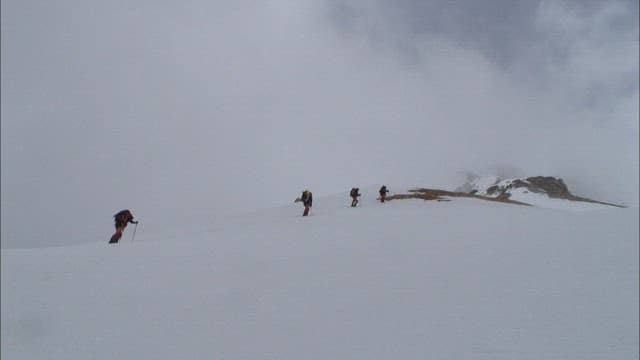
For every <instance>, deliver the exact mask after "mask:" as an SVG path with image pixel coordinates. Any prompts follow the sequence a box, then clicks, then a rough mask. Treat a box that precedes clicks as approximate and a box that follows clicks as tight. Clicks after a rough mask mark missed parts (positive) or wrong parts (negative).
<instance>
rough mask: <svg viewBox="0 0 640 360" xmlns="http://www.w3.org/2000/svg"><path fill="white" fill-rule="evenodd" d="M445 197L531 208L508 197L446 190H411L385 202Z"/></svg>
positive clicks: (390, 197)
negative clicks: (493, 196)
mask: <svg viewBox="0 0 640 360" xmlns="http://www.w3.org/2000/svg"><path fill="white" fill-rule="evenodd" d="M447 197H464V198H472V199H480V200H486V201H494V202H501V203H507V204H517V205H525V206H531V205H530V204H527V203H523V202H520V201H515V200H510V199H509V198H508V197H505V196H498V197H497V198H492V197H487V196H480V195H475V194H469V193H465V192H457V191H447V190H439V189H427V188H417V189H411V190H409V194H396V195H391V196H387V200H401V199H422V200H437V201H446V200H447V199H446V198H447Z"/></svg>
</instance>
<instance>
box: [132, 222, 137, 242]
mask: <svg viewBox="0 0 640 360" xmlns="http://www.w3.org/2000/svg"><path fill="white" fill-rule="evenodd" d="M136 230H138V224H136V226H135V227H134V228H133V235H132V236H131V242H133V239H135V238H136Z"/></svg>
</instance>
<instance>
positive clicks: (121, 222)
mask: <svg viewBox="0 0 640 360" xmlns="http://www.w3.org/2000/svg"><path fill="white" fill-rule="evenodd" d="M113 218H114V220H115V222H116V232H115V233H114V234H113V236H111V240H109V244H117V243H118V241H119V240H120V238H121V237H122V233H123V232H124V229H125V228H126V227H127V224H129V223H132V224H136V225H137V224H138V222H137V221H133V214H132V213H131V211H129V210H122V211H120V212H118V213H117V214H115V215H113Z"/></svg>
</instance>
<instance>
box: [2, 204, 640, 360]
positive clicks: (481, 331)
mask: <svg viewBox="0 0 640 360" xmlns="http://www.w3.org/2000/svg"><path fill="white" fill-rule="evenodd" d="M375 195H376V194H375V193H372V192H369V193H366V192H365V193H364V196H363V198H362V199H361V206H360V207H358V208H355V209H354V208H350V207H349V203H350V199H349V197H348V194H347V193H345V194H339V195H335V196H328V197H322V196H314V207H313V210H312V216H310V217H308V218H303V217H301V216H300V215H301V213H302V207H301V206H300V205H299V204H291V205H287V206H283V207H281V208H275V209H268V210H263V211H256V212H253V213H250V214H245V215H242V216H238V217H234V218H225V219H218V218H212V219H211V222H210V223H209V224H203V226H202V227H201V228H198V229H197V230H191V231H190V230H189V229H188V228H185V229H180V228H172V229H168V231H169V230H171V232H172V233H175V232H180V231H182V232H183V236H182V237H181V238H177V239H173V238H171V239H166V238H163V236H161V235H158V234H146V233H145V228H144V222H141V223H140V225H139V226H138V229H137V234H136V240H135V242H134V243H131V242H130V239H131V238H130V236H131V231H132V230H133V229H132V228H128V229H127V231H126V232H125V236H124V237H123V242H122V243H121V244H118V245H116V246H109V245H107V244H106V242H107V240H108V237H109V236H110V235H111V234H110V233H108V234H104V239H100V240H99V242H96V243H93V244H88V245H82V246H68V247H57V248H36V249H3V250H2V258H1V260H2V273H1V276H2V279H1V280H2V283H1V284H2V292H1V296H2V299H1V300H2V302H1V307H2V344H1V345H2V350H1V352H2V353H1V356H2V359H66V360H73V359H82V360H86V359H109V360H112V359H278V360H281V359H292V360H293V359H295V360H299V359H536V360H538V359H581V360H582V359H633V358H637V356H638V315H639V314H638V282H639V276H638V273H639V267H638V215H639V214H638V208H628V209H619V208H611V207H609V208H606V209H602V210H597V211H588V212H573V211H551V210H549V209H544V208H538V207H526V206H518V205H510V204H502V203H493V202H485V201H481V200H475V199H458V198H456V199H453V200H452V201H450V202H435V201H422V200H404V201H391V202H388V203H385V204H380V203H376V202H375V201H374V198H375ZM136 215H138V216H139V217H140V218H141V219H143V218H144V216H143V215H144V214H136ZM105 221H110V219H105ZM176 226H179V225H176Z"/></svg>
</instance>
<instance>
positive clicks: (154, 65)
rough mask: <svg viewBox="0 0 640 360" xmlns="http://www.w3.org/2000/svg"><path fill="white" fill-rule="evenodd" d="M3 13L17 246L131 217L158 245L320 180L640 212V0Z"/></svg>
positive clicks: (189, 5) (185, 5)
mask: <svg viewBox="0 0 640 360" xmlns="http://www.w3.org/2000/svg"><path fill="white" fill-rule="evenodd" d="M1 10H2V13H1V16H2V34H1V36H2V39H1V40H2V44H1V46H2V53H1V56H2V59H1V60H2V93H1V96H2V104H1V105H2V107H1V111H2V113H1V115H2V118H1V127H2V128H1V140H2V143H1V150H2V152H1V165H2V171H1V176H2V179H1V180H2V183H1V186H2V194H1V195H2V209H1V211H2V213H1V216H2V224H1V225H2V246H3V247H16V246H41V245H60V244H66V243H81V242H96V241H97V242H102V241H104V242H105V243H106V242H107V240H108V238H109V237H110V235H111V234H112V232H113V221H112V217H111V216H112V215H113V214H114V213H115V212H117V211H118V210H121V209H123V208H129V209H131V210H132V211H133V213H134V214H135V215H136V216H137V218H139V219H140V220H141V224H140V226H139V228H138V233H140V234H141V235H139V236H145V235H146V236H147V238H149V237H152V236H158V237H163V238H166V237H169V238H176V239H179V235H180V234H179V233H171V231H174V232H175V230H174V229H177V228H180V226H183V227H184V226H196V227H198V226H200V227H203V228H210V227H215V221H216V217H217V216H220V214H223V213H233V212H238V211H246V210H253V209H256V208H262V207H269V206H277V205H281V204H286V203H290V202H292V201H293V199H294V198H295V197H296V196H298V195H299V193H300V192H301V191H302V190H303V189H305V188H309V189H310V190H312V191H313V192H314V194H315V195H316V196H321V195H322V194H330V193H336V192H345V193H346V192H347V191H348V190H349V189H350V188H351V187H352V186H359V187H365V186H369V185H374V186H379V185H380V184H382V183H384V184H386V185H387V186H388V187H389V188H390V189H391V190H392V191H402V190H405V188H403V187H402V186H404V185H418V186H440V187H447V188H450V189H453V188H455V187H456V186H457V185H459V184H460V183H459V182H460V181H461V178H460V174H461V173H463V172H465V171H476V172H485V171H489V170H491V171H500V172H502V173H504V174H505V175H517V176H534V175H550V176H558V177H562V178H563V179H565V181H566V182H567V183H568V184H569V186H570V189H571V190H573V192H574V193H576V194H577V195H583V196H589V197H594V198H596V199H599V200H604V201H612V202H621V203H625V204H631V205H637V204H638V171H639V169H638V162H639V160H638V131H639V130H638V122H639V121H638V116H639V115H638V76H639V75H638V2H637V1H633V0H630V1H584V0H565V1H535V0H494V1H475V0H468V1H449V0H434V1H418V0H414V1H409V0H404V1H402V0H396V1H382V0H380V1H370V0H361V1H348V0H344V1H340V0H335V1H331V0H327V1H319V0H318V1H311V0H309V1H304V0H290V1H248V0H247V1H204V0H185V1H170V0H167V1H137V0H126V1H124V0H122V1H120V0H116V1H94V0H63V1H36V0H3V1H2V9H1ZM347 202H348V201H347V200H346V199H345V204H347ZM315 207H316V208H318V207H321V204H320V203H316V204H315ZM177 224H180V226H177ZM127 236H128V235H127Z"/></svg>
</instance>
